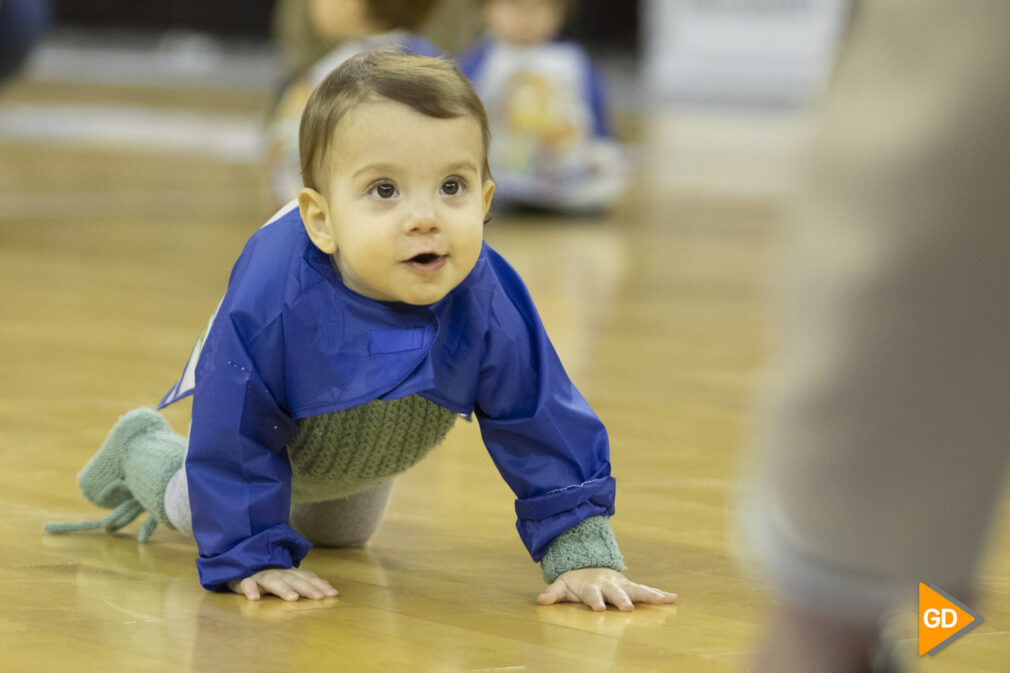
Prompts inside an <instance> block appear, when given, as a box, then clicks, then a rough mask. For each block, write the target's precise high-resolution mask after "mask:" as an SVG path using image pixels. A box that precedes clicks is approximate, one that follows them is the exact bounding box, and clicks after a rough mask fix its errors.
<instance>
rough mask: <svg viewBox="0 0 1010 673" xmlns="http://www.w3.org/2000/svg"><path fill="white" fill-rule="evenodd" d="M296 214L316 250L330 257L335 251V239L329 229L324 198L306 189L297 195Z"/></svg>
mask: <svg viewBox="0 0 1010 673" xmlns="http://www.w3.org/2000/svg"><path fill="white" fill-rule="evenodd" d="M298 212H299V213H301V216H302V224H304V225H305V231H306V232H307V233H308V235H309V238H310V239H312V242H313V243H314V244H315V246H316V247H317V248H319V249H320V250H322V251H323V252H325V253H326V254H327V255H332V254H333V253H335V252H336V251H337V239H336V238H335V237H334V236H333V230H332V229H331V228H330V216H329V209H328V208H327V204H326V198H325V197H323V195H322V194H320V193H319V192H317V191H316V190H314V189H309V188H308V187H306V188H305V189H303V190H302V191H300V192H299V193H298Z"/></svg>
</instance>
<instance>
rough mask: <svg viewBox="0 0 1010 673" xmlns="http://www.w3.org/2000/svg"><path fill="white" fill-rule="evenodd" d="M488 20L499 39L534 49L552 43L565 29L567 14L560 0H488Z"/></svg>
mask: <svg viewBox="0 0 1010 673" xmlns="http://www.w3.org/2000/svg"><path fill="white" fill-rule="evenodd" d="M484 18H485V21H486V22H487V26H488V29H489V30H490V31H491V33H492V34H493V35H494V36H495V37H497V38H498V39H500V40H503V41H505V42H508V43H510V44H515V45H521V46H530V45H535V44H543V43H544V42H549V41H550V40H552V39H553V38H554V36H555V35H557V34H558V31H560V30H561V25H562V24H563V23H564V20H565V13H564V7H563V3H562V2H561V1H560V0H488V2H487V3H486V4H485V7H484Z"/></svg>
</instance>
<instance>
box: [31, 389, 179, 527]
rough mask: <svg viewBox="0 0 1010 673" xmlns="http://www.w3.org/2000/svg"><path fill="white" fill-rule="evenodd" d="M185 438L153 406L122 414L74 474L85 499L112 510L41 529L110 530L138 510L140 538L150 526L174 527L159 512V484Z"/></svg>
mask: <svg viewBox="0 0 1010 673" xmlns="http://www.w3.org/2000/svg"><path fill="white" fill-rule="evenodd" d="M185 455H186V440H185V439H184V438H183V437H181V436H179V435H177V434H175V432H173V431H172V427H171V426H170V425H169V424H168V421H166V420H165V418H164V417H163V416H162V415H161V414H159V413H158V412H157V411H155V410H153V409H147V408H143V407H142V408H140V409H134V410H133V411H131V412H129V413H127V414H126V415H124V416H123V417H122V418H120V419H119V421H117V422H116V425H115V426H113V428H112V430H111V431H110V432H109V436H108V437H107V438H106V439H105V442H104V443H103V444H102V446H101V447H100V448H99V449H98V452H97V453H96V454H95V455H94V456H92V457H91V460H89V461H88V463H87V464H86V465H85V466H84V469H82V470H81V471H80V473H79V474H78V475H77V483H78V485H79V486H80V487H81V492H82V493H83V494H84V497H85V498H87V499H88V500H89V501H90V502H92V503H94V504H95V505H98V506H99V507H105V508H108V509H112V510H113V512H112V514H110V515H109V516H108V517H107V518H106V519H104V520H102V521H88V522H84V523H79V524H62V523H47V524H46V525H45V527H44V530H45V531H46V532H47V533H52V534H61V533H71V532H75V531H78V530H92V529H95V528H104V529H105V530H106V531H108V532H114V531H117V530H119V529H120V528H122V527H123V526H125V525H127V524H128V523H130V522H131V521H133V519H135V518H137V516H139V515H140V514H141V513H142V512H143V511H144V510H147V511H148V512H150V513H151V517H150V519H148V520H147V522H146V523H145V524H144V526H143V527H142V528H141V530H140V533H139V535H138V538H139V539H140V541H141V542H146V541H147V539H148V538H149V537H151V534H152V533H153V532H154V529H155V527H156V526H157V525H158V524H159V523H163V524H165V525H166V526H168V527H169V528H174V526H172V524H171V522H169V520H168V516H167V515H166V514H165V502H164V501H165V489H166V488H167V486H168V482H169V480H170V479H171V478H172V475H174V474H175V473H176V472H177V471H178V470H179V468H181V467H182V463H183V459H184V458H185Z"/></svg>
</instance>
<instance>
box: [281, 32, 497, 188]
mask: <svg viewBox="0 0 1010 673" xmlns="http://www.w3.org/2000/svg"><path fill="white" fill-rule="evenodd" d="M382 98H386V99H389V100H392V101H396V102H398V103H403V104H404V105H406V106H408V107H410V108H411V109H413V110H416V111H417V112H420V113H421V114H424V115H427V116H429V117H435V118H436V119H455V118H457V117H466V116H469V117H473V118H474V119H476V120H477V122H478V123H479V124H480V128H481V137H482V149H483V152H484V164H483V166H482V175H481V177H482V179H483V180H490V179H491V168H490V166H489V165H488V150H489V148H490V145H491V131H490V128H489V126H488V120H487V113H486V112H485V111H484V105H483V104H482V103H481V101H480V97H479V96H477V93H476V92H475V91H474V90H473V87H472V86H471V85H470V81H469V80H468V79H467V78H466V76H465V75H464V74H463V73H461V72H460V71H459V69H458V68H457V67H456V66H455V65H453V63H452V62H450V61H448V60H446V59H443V58H431V57H427V56H409V55H406V54H401V53H398V52H393V51H364V52H362V53H360V54H357V55H356V56H353V57H351V58H349V59H348V60H347V61H345V62H344V63H343V64H341V65H340V66H339V67H337V68H336V69H334V70H333V72H331V73H330V74H329V75H327V76H326V79H324V80H323V81H322V82H321V83H320V84H319V86H317V87H316V88H315V90H314V91H313V92H312V95H311V96H309V101H308V103H306V104H305V110H304V111H303V112H302V122H301V127H300V129H299V134H298V150H299V154H300V157H301V167H302V182H303V183H304V185H305V186H306V187H309V188H310V189H314V190H316V191H322V190H321V189H320V186H322V185H325V183H326V179H325V173H326V165H325V163H324V158H325V157H326V156H327V155H328V153H329V151H330V149H331V148H330V143H331V142H332V140H333V133H334V131H335V130H336V128H337V124H339V123H340V120H341V119H342V118H343V117H344V115H345V114H347V113H348V111H350V110H351V109H353V108H354V107H355V106H357V105H359V104H361V103H364V102H368V101H375V100H378V99H382Z"/></svg>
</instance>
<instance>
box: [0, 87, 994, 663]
mask: <svg viewBox="0 0 1010 673" xmlns="http://www.w3.org/2000/svg"><path fill="white" fill-rule="evenodd" d="M267 95H268V94H267V92H265V91H253V92H249V91H244V92H243V91H232V92H229V91H227V90H224V91H220V90H217V91H206V90H200V91H194V90H182V89H179V90H166V89H160V90H158V91H144V90H137V89H135V88H129V87H116V86H111V85H101V86H99V85H71V84H60V85H56V84H52V83H49V84H43V83H37V84H33V83H30V82H22V83H17V84H15V85H13V86H10V87H8V88H7V89H6V90H4V91H0V115H2V112H3V110H4V109H5V106H7V107H8V108H10V106H17V105H22V106H24V105H28V104H31V105H64V104H66V105H70V104H91V103H95V102H101V103H103V104H118V105H138V104H139V105H145V106H151V107H154V108H161V109H170V110H178V109H182V110H198V111H204V112H206V111H216V112H224V113H228V114H244V115H247V116H250V117H253V118H254V117H255V115H257V114H258V113H259V111H260V110H261V109H262V106H263V105H264V104H265V101H266V97H267ZM636 121H637V123H636V126H635V128H637V129H638V133H639V137H640V139H641V140H642V141H643V142H642V144H641V147H642V148H643V149H642V150H641V152H642V153H641V154H640V155H639V157H638V164H637V169H636V175H635V179H634V180H633V184H632V189H631V192H630V193H629V197H628V199H627V200H626V201H625V203H623V204H622V205H621V206H620V207H619V208H618V209H617V210H616V211H615V212H614V213H613V214H612V215H611V216H608V217H606V218H603V219H599V220H581V221H572V220H564V219H546V218H525V219H517V218H511V219H510V218H505V217H502V218H499V219H498V221H496V222H495V223H494V224H493V225H491V226H490V227H489V228H488V231H487V238H488V239H489V240H490V241H491V243H492V244H493V245H495V246H496V247H497V248H498V249H499V250H500V251H502V252H503V253H504V254H505V255H506V256H507V257H508V258H509V259H510V260H511V261H512V262H513V264H514V265H515V266H516V267H517V268H518V269H519V271H520V272H521V273H522V274H523V275H524V276H525V278H526V280H527V282H528V284H529V286H530V288H531V291H532V293H533V296H534V298H535V299H536V300H537V302H538V304H539V306H540V309H541V311H542V314H543V317H544V321H545V323H546V324H547V327H548V330H549V332H550V333H551V335H552V337H553V339H554V341H555V344H556V346H557V348H558V350H559V352H560V354H561V356H562V359H563V360H564V362H565V364H566V365H567V367H568V368H569V370H570V373H571V375H572V377H573V378H574V380H575V381H576V383H577V384H578V385H579V386H580V388H581V389H582V391H583V392H584V394H585V395H586V397H587V398H588V399H589V401H590V402H591V404H592V405H593V406H594V408H595V409H596V411H597V412H598V413H599V414H600V416H601V417H602V418H603V419H604V421H605V422H606V423H607V424H608V427H609V429H610V433H611V438H612V443H613V467H614V473H615V475H616V476H617V478H618V482H619V485H620V488H619V498H618V503H617V511H618V515H617V516H616V517H615V519H614V527H615V529H616V531H617V535H618V538H619V540H620V542H621V545H622V548H623V551H624V554H625V556H626V559H627V561H628V565H629V566H630V569H629V571H628V574H629V575H630V576H631V577H633V578H634V579H636V580H638V581H641V582H645V583H649V584H653V585H656V586H659V587H662V588H664V589H667V590H671V591H675V592H677V593H679V594H680V603H679V605H678V606H676V607H668V608H652V607H642V608H639V609H637V610H636V611H635V612H634V613H630V614H624V613H619V612H617V611H616V610H610V611H608V612H607V613H605V614H598V613H594V612H592V611H590V610H589V609H587V608H585V607H581V606H575V605H561V606H554V607H538V606H537V605H536V603H535V597H536V595H537V593H538V592H539V591H540V590H541V588H542V582H541V580H540V578H539V573H538V569H537V568H536V566H535V565H534V564H533V563H532V562H530V560H529V558H528V557H527V556H526V553H525V551H524V549H523V547H522V545H521V544H520V542H519V539H518V536H517V535H516V533H515V529H514V514H513V510H512V496H511V494H510V492H509V491H508V490H507V488H506V487H505V485H504V484H503V482H502V481H501V479H500V478H499V477H498V475H497V474H496V472H495V470H494V467H493V466H492V463H491V461H490V459H489V458H488V457H487V454H486V452H485V450H484V449H483V447H482V444H481V442H480V438H479V434H478V432H477V429H476V428H475V427H474V426H472V425H469V424H466V423H460V424H459V425H458V426H457V428H456V429H455V430H453V432H452V433H451V435H450V437H449V438H448V440H447V441H446V443H445V444H444V445H443V446H442V447H441V448H439V449H438V450H437V451H435V452H434V453H433V454H432V455H431V456H430V457H429V458H428V459H427V460H425V461H424V462H423V463H422V464H420V465H419V466H418V467H416V468H415V469H413V470H412V471H410V472H408V473H407V474H406V475H404V476H403V477H401V478H400V479H399V481H398V484H397V488H396V491H395V494H394V499H393V503H392V507H391V510H390V512H389V515H388V518H387V520H386V522H385V524H384V526H383V527H382V529H381V531H380V532H379V534H378V535H377V536H376V537H375V538H374V540H373V541H372V542H371V544H370V545H369V546H368V547H367V548H365V549H363V550H356V551H318V550H317V551H313V552H312V553H311V554H310V555H309V557H308V559H307V560H306V563H305V566H306V567H307V568H309V569H311V570H314V571H316V572H317V573H319V574H320V575H322V576H324V577H326V578H329V579H330V580H331V581H332V582H333V584H334V585H335V586H337V587H338V588H339V589H340V591H341V595H340V597H339V598H337V599H332V600H329V601H327V602H309V601H301V602H298V603H283V602H282V601H280V600H274V599H270V600H264V601H262V602H258V603H252V602H249V601H247V600H246V599H244V598H240V597H238V596H235V595H224V594H220V595H215V594H209V593H207V592H205V591H204V590H203V589H201V588H200V586H199V584H198V583H197V581H196V572H195V567H194V563H193V561H194V555H195V547H194V545H193V544H192V543H190V542H188V541H186V540H185V539H183V538H182V537H181V536H180V535H179V534H177V533H174V532H172V531H167V530H164V529H161V530H159V531H158V532H157V533H156V534H155V536H154V538H153V539H152V541H151V542H150V543H149V544H145V545H141V544H138V543H137V542H136V540H135V538H134V534H135V532H136V528H137V526H136V524H134V525H132V526H130V527H129V528H128V529H126V530H125V531H123V532H122V533H121V534H119V535H115V536H106V535H103V534H82V535H77V536H67V537H47V536H43V535H42V534H41V532H40V529H41V526H42V523H43V522H45V521H50V520H63V521H77V520H84V519H87V518H89V517H96V516H99V515H100V513H99V512H97V511H96V510H95V509H93V508H92V507H91V506H89V505H88V503H86V502H85V501H84V500H83V498H82V497H81V496H80V494H79V492H78V490H77V487H76V484H75V475H76V472H77V470H78V469H79V468H80V467H81V465H82V464H83V463H84V461H85V460H86V459H87V458H88V456H89V455H90V454H91V453H92V452H93V451H94V449H95V448H96V447H97V446H98V444H99V443H100V442H101V440H102V439H103V437H104V436H105V433H106V431H107V430H108V428H109V427H110V426H111V424H112V423H113V422H114V421H115V419H116V418H117V417H118V416H119V414H121V413H123V412H125V411H126V410H128V409H131V408H133V407H136V406H140V405H151V404H153V403H155V402H156V401H157V400H158V399H160V396H161V395H162V394H163V393H164V392H165V391H166V390H167V388H168V387H169V386H170V385H171V384H172V383H173V382H174V381H175V378H176V376H177V375H178V374H179V371H180V369H181V367H182V364H183V361H184V359H185V357H186V355H187V354H188V352H189V349H190V347H191V345H192V343H193V340H194V338H195V337H196V336H197V334H198V332H199V331H200V330H201V329H202V327H203V326H204V325H205V323H206V320H207V317H208V315H209V313H210V312H211V311H212V310H213V308H214V306H215V305H216V302H217V301H218V299H219V297H220V295H221V293H222V292H223V290H224V287H225V283H226V280H227V277H228V272H229V270H230V265H231V263H232V262H233V260H234V258H235V257H236V255H237V254H238V252H239V250H240V248H241V246H242V244H243V242H244V241H245V239H246V238H247V237H248V236H249V235H250V234H251V232H253V231H254V230H255V229H256V228H257V227H258V226H259V225H260V224H261V223H262V222H263V221H264V220H265V218H266V217H267V216H269V214H270V213H271V211H272V205H271V203H270V202H269V198H268V196H267V194H266V191H265V188H264V183H263V179H262V176H261V173H260V171H259V169H258V167H257V166H256V165H255V164H254V163H251V162H241V161H239V162H231V163H229V162H225V161H217V160H213V159H208V158H205V157H199V156H187V155H185V154H174V155H173V154H172V153H166V152H145V151H142V150H139V149H138V148H136V147H125V146H116V145H109V146H103V145H101V144H89V143H87V142H83V143H75V142H69V141H68V142H65V143H57V142H50V141H44V140H32V139H30V138H29V139H25V138H23V137H3V136H2V135H0V372H2V377H3V378H2V380H3V387H2V389H0V452H2V453H0V455H2V456H3V457H4V458H5V466H4V469H3V470H0V655H2V657H3V661H2V662H0V669H2V670H4V671H9V672H12V673H14V672H21V671H24V672H29V671H30V672H31V673H38V672H40V671H61V672H73V671H89V672H90V671H173V672H174V671H208V672H209V671H214V672H219V671H253V672H255V671H269V672H270V673H278V672H282V671H292V672H297V673H312V672H314V671H327V672H333V671H348V672H351V673H357V672H367V671H383V672H385V671H417V672H428V671H430V672H436V671H437V672H453V671H543V672H549V673H564V672H568V671H571V672H576V671H577V672H579V673H592V672H595V671H619V672H620V673H636V672H645V671H679V672H686V673H692V672H695V671H697V672H707V671H713V672H715V671H740V670H744V669H745V668H746V662H747V659H748V655H749V653H750V652H751V650H752V649H753V647H754V645H753V638H754V637H755V636H756V634H757V632H758V630H759V628H760V626H761V624H762V622H763V619H764V614H765V609H766V600H767V596H766V594H765V592H764V590H763V587H762V585H761V583H760V581H759V580H757V579H755V578H753V577H751V576H750V575H749V574H748V571H747V569H746V564H745V563H741V562H740V561H739V560H738V555H737V551H736V548H735V543H734V540H735V535H734V534H733V532H732V531H733V528H732V526H733V523H734V520H735V519H734V516H735V515H734V509H733V507H734V491H735V485H736V483H737V480H738V476H739V475H738V474H737V461H738V457H739V455H740V453H741V446H742V445H743V444H744V443H745V441H746V430H745V428H746V422H747V408H748V402H749V397H750V395H751V393H752V391H753V389H754V386H755V381H756V378H757V374H758V369H759V367H760V366H761V364H762V362H763V359H764V355H765V348H764V344H763V339H762V330H763V327H764V324H765V319H766V309H767V303H768V302H767V297H766V285H767V283H766V279H767V278H768V274H769V271H770V267H771V263H770V259H771V256H772V255H773V254H774V250H775V241H776V235H775V232H776V228H777V225H778V216H779V207H778V196H777V193H776V191H775V190H774V189H767V188H761V189H749V188H748V184H747V179H748V176H747V175H745V173H746V170H743V169H741V168H740V167H741V166H744V167H746V166H747V165H749V164H748V161H749V160H753V159H754V157H753V156H750V157H749V156H748V154H747V148H743V147H741V148H738V149H739V153H738V156H737V155H736V154H734V148H732V147H729V148H727V147H726V146H722V147H712V148H706V147H704V146H698V145H697V143H692V142H690V141H688V142H683V143H682V144H681V145H678V142H681V141H682V140H683V138H684V134H685V133H687V131H685V126H684V125H683V124H682V125H680V126H678V122H677V119H676V118H670V119H666V118H663V119H659V118H656V119H654V118H653V117H651V116H643V117H641V118H639V119H637V120H636ZM745 121H746V120H745ZM706 123H709V122H706ZM725 123H726V124H727V128H730V127H731V126H732V123H733V122H731V121H727V122H725ZM685 124H686V122H685ZM748 128H753V127H752V126H751V127H748ZM698 129H699V133H700V134H701V135H700V136H699V137H709V138H716V137H720V138H725V134H723V133H721V132H713V131H712V127H711V126H704V127H703V126H699V127H698ZM706 129H707V135H706V132H705V131H706ZM692 137H694V136H692ZM739 137H741V138H747V137H751V136H750V135H748V133H746V132H743V133H741V135H740V136H739ZM677 147H682V148H683V149H684V151H685V152H695V153H697V155H698V157H699V158H704V157H711V154H710V152H709V150H711V152H712V153H718V152H722V153H723V155H724V156H723V158H724V159H727V161H726V162H725V163H723V164H722V165H720V166H718V167H717V168H716V169H715V170H713V169H712V166H711V162H709V164H706V163H705V162H704V161H701V160H699V161H685V160H684V157H683V156H681V155H677V154H676V153H674V152H671V151H670V150H671V148H673V149H676V148H677ZM764 150H767V148H764ZM764 150H762V148H757V150H755V151H764ZM759 158H760V157H759ZM757 163H761V162H757ZM693 166H697V167H698V169H697V170H699V171H704V170H709V171H710V173H709V175H707V176H706V175H699V174H697V173H696V172H692V167H693ZM763 170H764V171H765V172H767V171H770V170H775V167H768V166H764V168H763ZM734 171H737V172H738V173H739V174H738V175H735V174H734ZM727 175H729V179H727ZM750 177H752V178H753V179H754V180H756V181H757V183H760V184H763V185H765V186H767V184H766V178H767V175H766V173H760V174H759V173H755V174H754V175H753V176H750ZM762 181H765V182H762ZM178 406H179V408H174V409H171V410H170V414H169V415H170V419H171V420H172V422H173V424H174V425H175V426H176V428H177V429H180V430H183V429H184V428H185V426H186V423H187V413H188V410H187V409H186V408H184V407H185V405H178ZM1003 509H1004V511H1006V509H1007V508H1006V507H1004V508H1003ZM1005 520H1006V518H1005V516H1004V518H1003V519H1001V521H1005ZM982 587H983V589H984V591H985V592H986V593H985V596H984V598H982V599H980V601H979V603H978V604H977V605H975V606H974V607H975V608H976V609H977V610H979V611H980V612H981V613H982V614H983V615H984V616H985V617H986V623H985V624H984V625H983V626H982V627H981V628H979V629H976V630H975V631H974V632H973V633H971V634H970V635H968V636H967V637H965V638H963V639H962V640H961V641H959V642H958V643H957V644H956V645H955V646H952V647H951V648H949V649H948V650H946V651H945V652H943V653H942V654H941V655H940V656H938V657H935V658H933V659H929V660H922V661H921V662H920V665H921V670H923V671H937V672H940V671H943V672H947V671H950V672H953V671H959V672H961V671H980V672H996V671H1005V670H1007V669H1006V667H1007V662H1008V661H1010V536H1008V535H1007V531H1006V527H1005V526H1001V527H1000V528H999V531H998V534H997V536H996V541H995V544H994V552H993V554H992V555H991V557H990V559H989V561H988V562H987V564H986V566H985V568H984V574H983V576H982ZM901 626H902V627H903V629H904V631H905V632H906V633H907V634H908V638H909V639H908V640H906V641H904V643H903V648H904V649H905V650H907V653H908V654H909V655H910V656H911V655H912V654H913V651H914V645H915V643H914V640H912V638H913V637H914V629H915V618H914V616H912V615H911V614H909V615H907V618H904V619H903V621H902V622H901ZM911 658H912V659H914V656H911Z"/></svg>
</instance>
